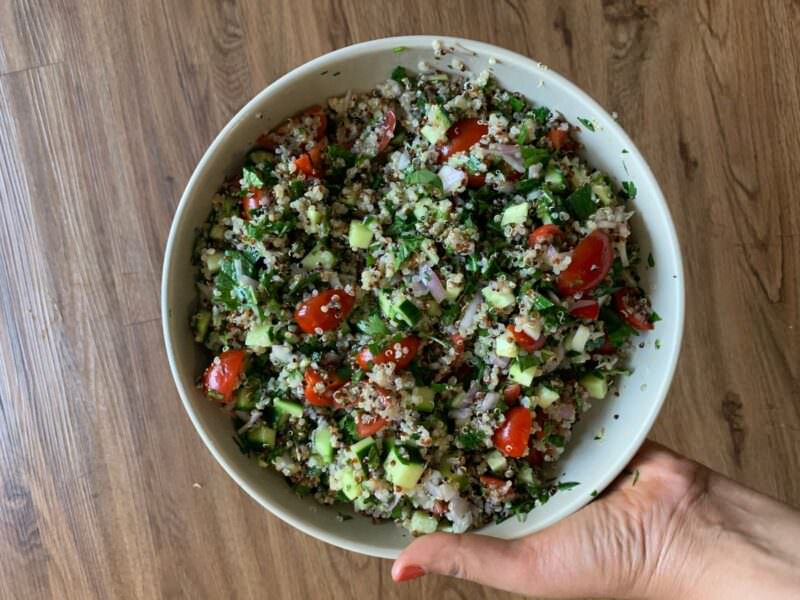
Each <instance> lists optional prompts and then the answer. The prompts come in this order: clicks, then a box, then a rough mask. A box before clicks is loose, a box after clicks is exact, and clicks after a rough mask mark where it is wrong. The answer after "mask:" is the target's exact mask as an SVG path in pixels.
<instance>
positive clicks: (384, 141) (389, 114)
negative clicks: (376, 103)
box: [377, 110, 397, 154]
mask: <svg viewBox="0 0 800 600" xmlns="http://www.w3.org/2000/svg"><path fill="white" fill-rule="evenodd" d="M396 126H397V115H395V114H394V111H393V110H387V111H386V114H384V115H383V122H382V123H381V126H380V129H379V130H378V152H377V153H378V154H380V153H381V152H383V151H384V150H385V149H386V146H388V145H389V142H391V141H392V138H393V137H394V128H395V127H396Z"/></svg>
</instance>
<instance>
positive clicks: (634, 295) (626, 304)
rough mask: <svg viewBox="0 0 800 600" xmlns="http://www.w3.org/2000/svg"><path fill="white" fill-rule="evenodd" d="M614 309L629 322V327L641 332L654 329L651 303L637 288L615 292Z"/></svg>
mask: <svg viewBox="0 0 800 600" xmlns="http://www.w3.org/2000/svg"><path fill="white" fill-rule="evenodd" d="M613 300H614V308H616V309H617V312H618V313H619V314H620V315H621V316H622V318H623V319H625V320H626V321H627V322H628V325H630V326H631V327H633V328H634V329H638V330H639V331H649V330H650V329H653V327H654V326H653V324H652V323H651V322H650V313H651V312H652V311H651V310H650V302H649V301H648V300H647V298H646V297H644V296H643V295H642V293H641V291H639V290H638V289H636V288H630V287H629V288H622V289H621V290H617V291H616V292H614V296H613Z"/></svg>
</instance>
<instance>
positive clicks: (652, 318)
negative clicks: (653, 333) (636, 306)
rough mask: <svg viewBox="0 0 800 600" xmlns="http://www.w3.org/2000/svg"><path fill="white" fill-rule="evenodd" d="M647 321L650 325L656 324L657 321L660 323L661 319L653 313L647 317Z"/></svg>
mask: <svg viewBox="0 0 800 600" xmlns="http://www.w3.org/2000/svg"><path fill="white" fill-rule="evenodd" d="M647 320H648V321H650V322H651V323H657V322H658V321H661V317H660V316H659V314H658V313H657V312H656V311H653V312H651V313H650V316H649V317H648V319H647Z"/></svg>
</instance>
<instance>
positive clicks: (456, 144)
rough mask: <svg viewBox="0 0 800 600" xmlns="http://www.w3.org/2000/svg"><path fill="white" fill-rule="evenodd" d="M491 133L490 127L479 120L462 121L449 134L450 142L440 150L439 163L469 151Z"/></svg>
mask: <svg viewBox="0 0 800 600" xmlns="http://www.w3.org/2000/svg"><path fill="white" fill-rule="evenodd" d="M487 133H489V125H487V124H486V123H480V122H478V119H462V120H461V121H459V122H458V123H456V124H455V125H453V126H452V127H451V128H450V130H449V131H448V132H447V139H449V140H450V142H449V143H448V144H447V145H446V146H442V147H441V149H440V150H439V162H444V161H445V160H447V159H448V158H450V157H451V156H453V155H454V154H458V153H459V152H464V151H466V150H469V149H470V148H471V147H472V146H474V145H475V144H477V143H478V142H480V141H481V138H482V137H483V136H484V135H486V134H487Z"/></svg>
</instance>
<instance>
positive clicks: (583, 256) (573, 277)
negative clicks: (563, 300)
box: [556, 229, 614, 296]
mask: <svg viewBox="0 0 800 600" xmlns="http://www.w3.org/2000/svg"><path fill="white" fill-rule="evenodd" d="M612 262H614V252H613V250H612V249H611V240H610V239H609V237H608V235H607V234H606V233H605V232H603V231H601V230H599V229H595V230H594V231H593V232H592V233H590V234H589V235H587V236H586V237H585V238H583V239H582V240H581V241H580V242H578V245H577V246H575V248H574V249H573V250H572V260H571V261H570V263H569V266H568V267H567V268H566V270H564V271H561V273H560V274H559V276H558V281H557V283H556V284H557V287H558V292H559V293H560V294H561V295H562V296H569V295H571V294H574V293H575V292H586V291H588V290H591V289H592V288H594V287H596V286H597V285H598V284H599V283H600V282H601V281H603V279H605V278H606V275H608V271H609V269H611V263H612Z"/></svg>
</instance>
